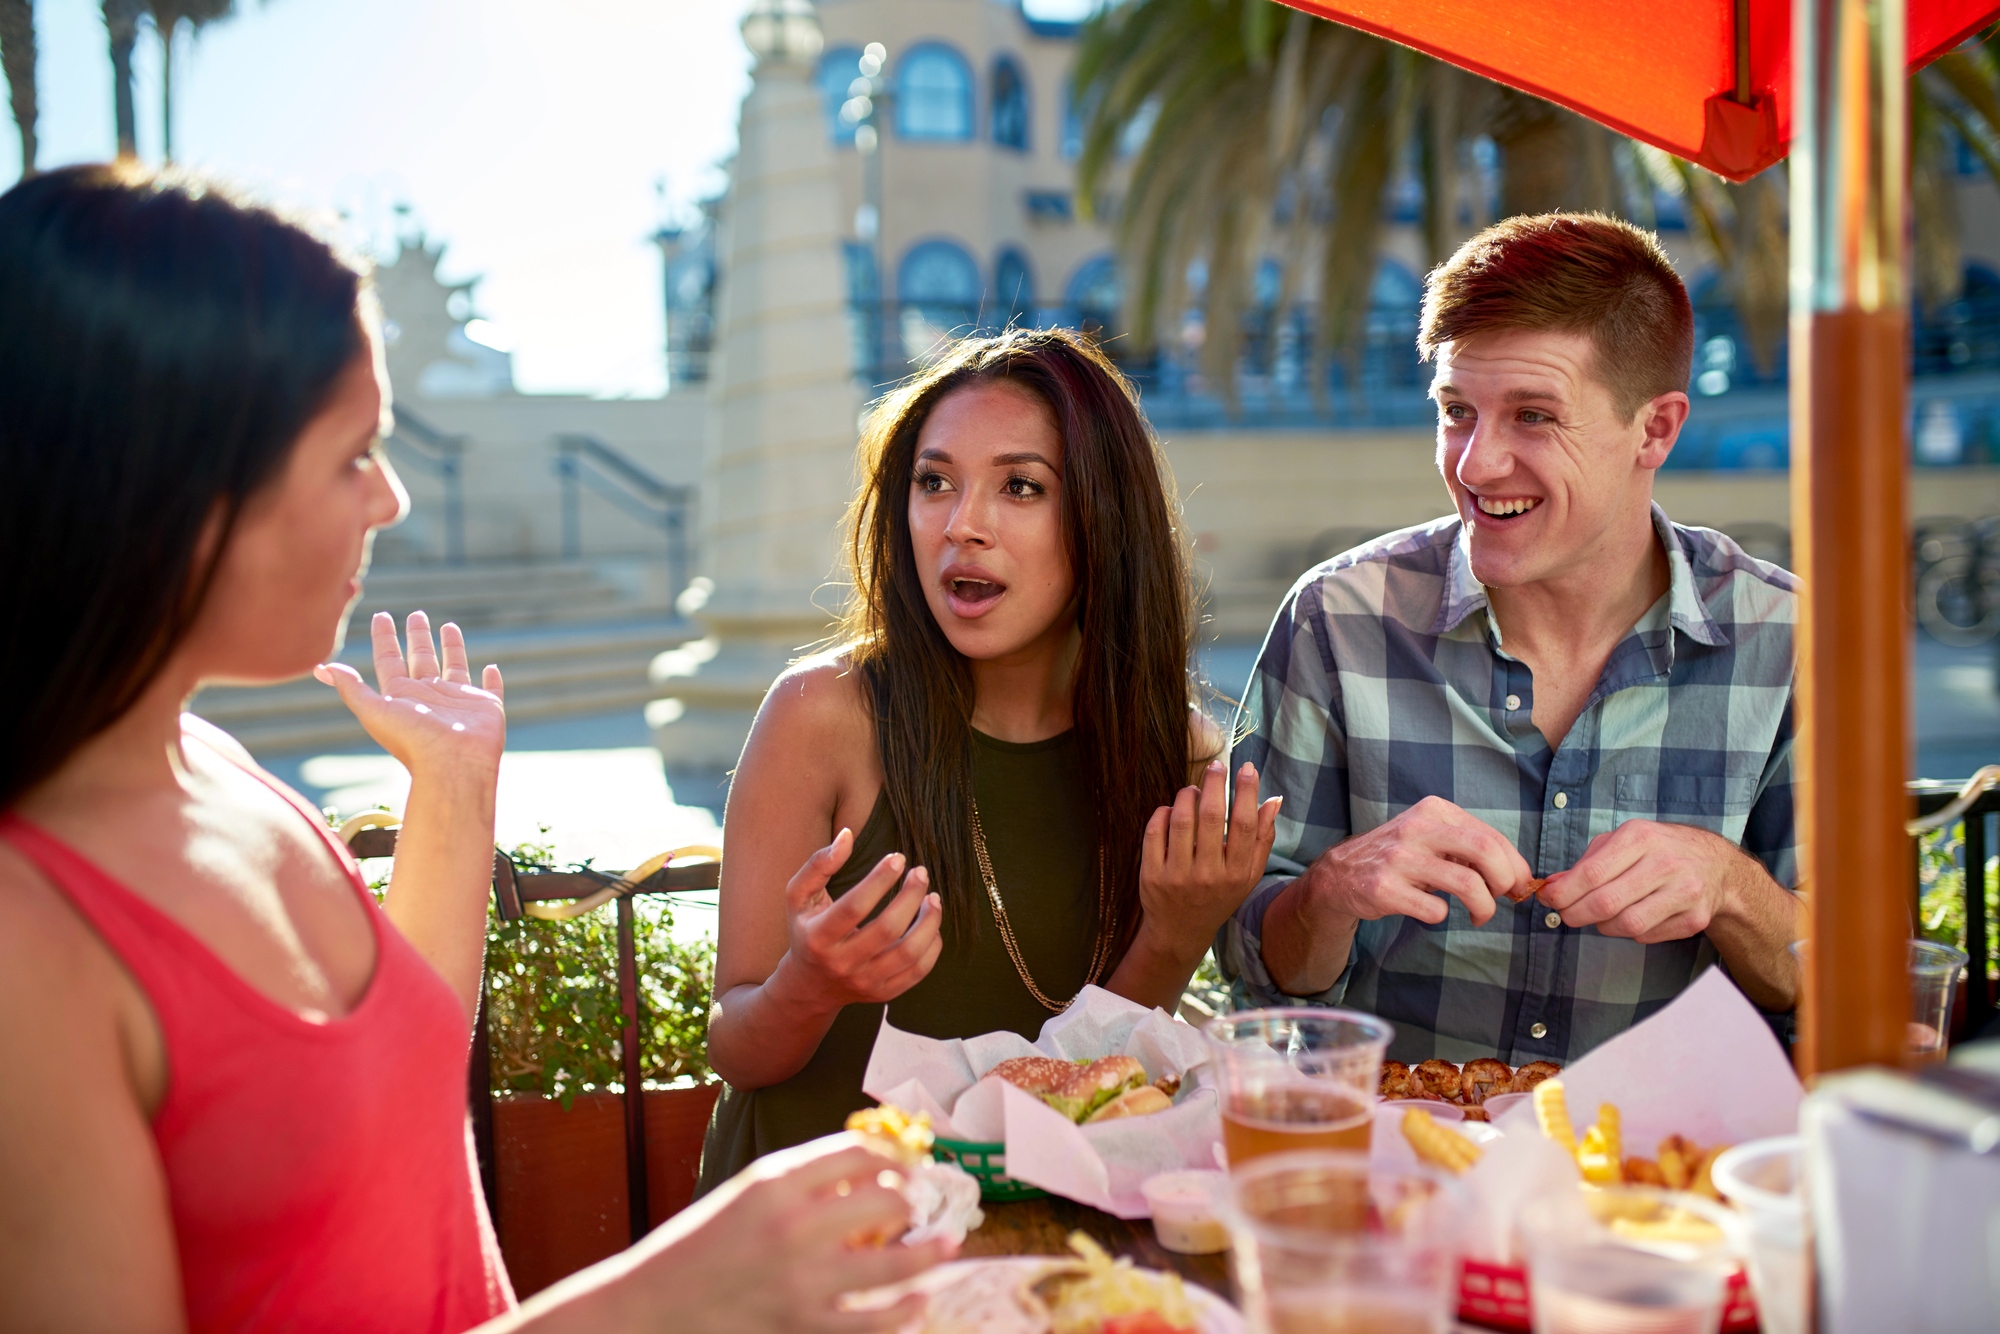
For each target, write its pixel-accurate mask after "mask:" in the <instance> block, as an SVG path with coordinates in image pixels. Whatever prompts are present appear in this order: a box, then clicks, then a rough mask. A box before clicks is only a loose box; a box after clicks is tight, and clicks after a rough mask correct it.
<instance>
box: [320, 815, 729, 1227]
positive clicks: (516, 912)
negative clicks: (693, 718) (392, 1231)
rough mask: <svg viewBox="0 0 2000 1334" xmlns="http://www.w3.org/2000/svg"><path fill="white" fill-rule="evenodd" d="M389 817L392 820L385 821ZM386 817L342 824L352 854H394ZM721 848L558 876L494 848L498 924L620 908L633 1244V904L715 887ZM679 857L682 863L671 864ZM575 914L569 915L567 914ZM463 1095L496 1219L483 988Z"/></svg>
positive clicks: (638, 1129) (642, 1124)
mask: <svg viewBox="0 0 2000 1334" xmlns="http://www.w3.org/2000/svg"><path fill="white" fill-rule="evenodd" d="M387 818H390V819H393V818H394V817H387ZM383 819H384V817H383V816H381V815H380V814H379V813H373V812H371V813H370V815H369V817H366V818H364V817H356V818H355V819H353V820H349V821H348V822H347V823H345V824H343V825H342V826H341V828H340V836H341V837H342V838H343V839H345V840H346V842H347V848H348V851H349V852H351V853H353V854H354V856H355V857H357V858H362V857H393V856H395V855H396V836H397V833H398V830H397V829H396V828H393V827H387V826H385V824H384V823H383ZM721 855H722V850H721V849H720V848H715V847H709V846H697V847H688V848H681V849H677V850H676V851H675V852H673V853H662V854H660V855H659V856H657V857H653V858H651V859H649V860H648V861H646V862H645V863H643V864H642V865H640V866H638V867H635V868H634V869H633V870H631V871H628V872H626V873H625V874H623V875H617V874H613V873H610V872H606V871H597V870H592V869H590V868H588V867H585V868H582V869H579V870H574V871H556V870H550V869H547V868H544V867H538V866H516V865H514V861H513V859H512V858H510V857H509V856H508V855H507V854H506V853H505V852H503V851H501V850H500V849H498V848H495V849H494V850H493V912H494V915H495V916H497V917H499V918H500V919H501V920H502V921H516V920H518V919H520V918H522V917H525V916H530V915H533V916H538V917H539V916H542V915H543V914H541V913H538V912H535V911H534V909H535V908H536V907H538V906H539V905H541V904H545V903H552V902H556V901H560V900H564V899H577V900H586V901H587V900H589V899H592V898H597V899H598V901H599V902H600V903H601V902H603V901H604V899H605V898H614V899H616V901H617V904H618V1010H619V1014H620V1015H621V1017H622V1018H623V1020H624V1023H623V1026H622V1028H621V1029H620V1031H619V1035H618V1041H619V1056H620V1059H621V1062H622V1064H623V1066H624V1070H623V1075H624V1080H625V1093H624V1097H623V1100H622V1101H623V1110H624V1113H625V1190H626V1199H627V1200H628V1201H629V1203H630V1210H629V1216H628V1219H627V1222H628V1224H629V1227H630V1230H631V1237H632V1240H633V1241H635V1242H636V1241H638V1240H639V1239H640V1238H641V1237H643V1236H645V1235H646V1233H647V1232H648V1231H650V1230H651V1227H652V1202H651V1199H650V1198H649V1194H648V1186H647V1178H646V1091H645V1079H644V1072H643V1070H642V1068H641V1066H640V1061H639V954H638V945H637V938H636V934H635V929H634V928H635V925H636V922H637V912H636V910H635V909H634V907H633V903H632V900H633V898H634V897H635V896H637V895H640V894H661V895H671V894H684V893H688V892H690V891H699V890H707V889H714V888H716V887H717V886H718V885H719V884H721V882H722V861H721ZM676 857H678V858H679V859H680V860H679V861H676V860H675V858H676ZM568 915H574V914H568ZM466 1084H467V1088H466V1093H467V1098H468V1100H469V1102H470V1105H471V1109H472V1140H473V1148H474V1151H475V1153H476V1154H477V1156H478V1159H479V1176H480V1183H481V1185H482V1186H483V1187H484V1188H485V1191H486V1206H487V1209H488V1211H489V1212H490V1213H491V1215H492V1216H493V1217H494V1218H496V1219H497V1218H498V1217H499V1216H500V1177H499V1169H498V1160H497V1159H496V1158H495V1156H494V1136H493V1069H492V1055H491V1052H490V1050H489V1046H488V1036H487V1028H486V990H485V988H484V987H483V986H482V987H481V988H480V992H479V1014H478V1017H477V1018H476V1019H475V1020H474V1024H473V1034H472V1066H471V1069H470V1070H469V1071H468V1073H467V1078H466Z"/></svg>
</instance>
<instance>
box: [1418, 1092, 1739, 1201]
mask: <svg viewBox="0 0 2000 1334" xmlns="http://www.w3.org/2000/svg"><path fill="white" fill-rule="evenodd" d="M1535 1118H1536V1119H1537V1120H1538V1121H1540V1122H1541V1125H1542V1133H1543V1134H1544V1135H1546V1136H1548V1137H1549V1139H1550V1140H1552V1141H1554V1142H1555V1143H1556V1144H1559V1145H1561V1146H1562V1148H1563V1149H1564V1150H1565V1151H1567V1152H1568V1153H1569V1155H1570V1157H1572V1158H1574V1159H1575V1160H1576V1165H1577V1169H1578V1170H1579V1171H1581V1172H1582V1173H1583V1179H1584V1181H1585V1183H1586V1184H1588V1185H1593V1186H1615V1185H1620V1184H1630V1185H1637V1186H1661V1187H1664V1188H1666V1189H1667V1190H1685V1191H1691V1192H1693V1193H1694V1194H1696V1195H1701V1196H1705V1197H1707V1198H1708V1199H1711V1200H1720V1199H1721V1198H1722V1195H1721V1192H1719V1191H1717V1190H1716V1188H1715V1182H1714V1180H1713V1178H1712V1176H1711V1169H1712V1168H1713V1167H1714V1164H1715V1159H1716V1156H1717V1155H1718V1154H1720V1153H1721V1152H1722V1151H1723V1150H1724V1149H1726V1148H1728V1147H1729V1146H1728V1145H1727V1144H1711V1145H1706V1146H1704V1145H1700V1144H1696V1143H1695V1142H1694V1141H1692V1140H1690V1139H1688V1138H1687V1137H1686V1136H1684V1135H1669V1136H1667V1137H1666V1138H1665V1139H1663V1140H1661V1141H1660V1147H1659V1157H1658V1158H1657V1159H1653V1158H1639V1157H1631V1158H1628V1157H1625V1156H1624V1155H1625V1145H1624V1130H1623V1122H1622V1119H1621V1117H1620V1115H1619V1112H1618V1104H1616V1103H1611V1102H1607V1103H1603V1104H1601V1105H1600V1106H1599V1107H1598V1109H1597V1124H1596V1125H1593V1126H1591V1127H1590V1128H1589V1129H1587V1130H1585V1131H1584V1133H1583V1138H1582V1139H1581V1140H1578V1139H1577V1137H1576V1130H1575V1128H1574V1127H1573V1126H1572V1125H1571V1123H1570V1119H1569V1101H1568V1099H1567V1098H1566V1097H1565V1096H1564V1094H1563V1086H1562V1081H1561V1080H1559V1079H1550V1080H1545V1081H1543V1082H1542V1083H1541V1084H1539V1085H1537V1086H1536V1088H1535ZM1405 1133H1408V1132H1407V1130H1406V1131H1405ZM1411 1143H1412V1144H1414V1143H1415V1140H1414V1139H1413V1140H1412V1141H1411ZM1420 1152H1421V1151H1420Z"/></svg>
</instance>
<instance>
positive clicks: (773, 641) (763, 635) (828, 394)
mask: <svg viewBox="0 0 2000 1334" xmlns="http://www.w3.org/2000/svg"><path fill="white" fill-rule="evenodd" d="M743 34H744V40H745V42H746V43H747V44H748V45H749V46H750V49H751V50H752V52H753V53H755V55H756V56H757V64H756V67H755V70H754V72H753V74H752V84H751V88H750V93H749V96H748V97H746V98H745V99H744V102H743V109H742V113H741V120H740V122H739V131H738V149H737V156H736V161H735V164H734V166H733V168H732V170H731V173H730V176H731V182H730V191H729V195H728V197H727V199H726V200H725V201H724V203H723V207H722V211H721V219H720V221H721V235H720V265H719V268H720V271H721V286H720V289H719V293H718V301H717V327H716V332H715V345H714V346H715V352H714V355H713V359H712V361H711V363H710V374H709V383H708V401H709V407H708V434H707V443H706V452H705V455H704V459H703V468H702V487H701V494H702V514H701V555H700V565H701V573H702V575H703V576H704V577H705V578H706V579H707V580H709V581H710V583H711V584H712V588H711V589H710V591H709V593H708V596H707V600H706V601H705V602H704V603H702V604H701V605H699V606H695V605H693V603H694V601H695V599H690V600H689V602H688V603H686V604H684V605H685V606H687V609H688V610H689V611H691V612H693V614H694V615H695V617H696V619H697V620H698V621H699V622H700V623H701V625H702V627H703V629H704V630H705V631H706V632H707V633H706V636H705V637H704V638H703V639H701V640H699V641H697V642H696V643H693V644H690V645H688V646H686V647H685V648H683V649H679V650H676V651H675V652H673V653H670V654H666V655H663V656H662V659H661V661H659V662H658V663H656V664H655V668H654V674H655V680H656V681H658V683H659V685H660V688H661V694H662V695H663V696H665V697H666V698H665V699H663V700H660V701H656V702H655V703H654V704H653V705H652V706H651V707H650V708H649V709H648V711H647V716H648V718H649V719H650V720H652V722H653V723H654V740H655V742H656V743H657V744H658V746H659V748H660V751H661V753H662V754H663V755H664V756H665V758H666V762H667V766H668V768H669V769H675V770H709V771H713V770H717V769H728V768H732V767H734V765H735V763H736V760H737V757H738V756H739V755H740V754H741V752H742V748H743V740H744V738H745V737H746V736H747V735H748V734H749V730H750V722H751V719H752V717H753V716H754V714H755V712H756V709H757V705H758V703H759V702H760V701H761V700H762V699H763V697H764V692H765V691H766V690H768V689H769V688H770V686H771V682H772V681H774V680H775V679H776V678H777V676H778V674H779V673H780V672H781V671H783V670H784V667H785V664H786V663H787V662H789V661H790V660H791V659H792V658H794V657H796V656H797V655H798V652H799V650H800V649H801V648H802V647H804V646H805V645H808V644H811V643H814V642H815V641H818V640H820V639H822V638H823V637H824V636H825V635H826V634H827V632H828V630H829V628H830V626H831V620H832V612H833V610H834V609H835V608H836V607H837V605H838V598H839V590H837V589H834V588H830V587H828V583H829V580H831V579H833V578H835V577H836V575H835V567H836V564H837V558H838V555H839V535H840V521H841V516H842V513H843V512H844V510H845V508H846V505H847V501H848V498H849V496H850V494H851V493H852V491H853V489H854V447H855V441H856V429H857V428H856V423H857V421H858V419H859V416H860V411H861V405H862V393H861V388H860V385H859V383H858V382H857V380H856V377H855V372H854V366H853V353H852V340H851V336H850V333H849V328H848V309H847V288H846V276H845V269H844V258H843V252H842V249H841V243H842V236H843V232H844V229H843V227H842V226H841V218H840V208H839V202H838V200H839V195H838V191H837V188H836V182H835V176H834V164H833V156H832V153H831V151H830V149H829V147H828V144H827V135H826V120H825V112H824V109H823V106H822V103H821V98H820V93H819V91H818V89H817V88H816V87H815V86H814V80H813V66H814V61H815V59H816V57H817V56H818V55H819V48H820V32H819V23H818V17H817V14H816V12H815V11H814V9H813V7H812V5H811V4H810V3H809V0H758V3H756V4H755V5H753V6H752V8H751V11H750V13H749V14H748V15H747V16H746V17H745V18H744V20H743Z"/></svg>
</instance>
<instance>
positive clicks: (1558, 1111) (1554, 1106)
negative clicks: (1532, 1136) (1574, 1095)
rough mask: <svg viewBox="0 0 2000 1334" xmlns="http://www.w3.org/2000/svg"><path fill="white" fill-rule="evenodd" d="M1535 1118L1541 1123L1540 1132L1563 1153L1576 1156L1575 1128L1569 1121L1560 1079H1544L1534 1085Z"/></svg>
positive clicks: (1567, 1107) (1567, 1106)
mask: <svg viewBox="0 0 2000 1334" xmlns="http://www.w3.org/2000/svg"><path fill="white" fill-rule="evenodd" d="M1534 1099H1535V1120H1536V1121H1538V1122H1540V1123H1541V1127H1542V1133H1543V1134H1544V1135H1547V1136H1548V1137H1549V1139H1550V1140H1552V1141H1554V1143H1555V1144H1556V1146H1557V1147H1558V1148H1560V1149H1561V1150H1562V1151H1563V1152H1564V1153H1566V1154H1568V1155H1569V1156H1570V1157H1572V1158H1574V1157H1575V1156H1576V1128H1575V1127H1574V1126H1572V1125H1571V1124H1570V1121H1569V1103H1568V1101H1567V1100H1566V1099H1565V1098H1564V1097H1563V1085H1562V1081H1561V1080H1560V1079H1545V1080H1543V1081H1542V1082H1541V1083H1539V1084H1537V1085H1535V1090H1534Z"/></svg>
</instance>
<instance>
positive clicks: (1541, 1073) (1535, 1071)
mask: <svg viewBox="0 0 2000 1334" xmlns="http://www.w3.org/2000/svg"><path fill="white" fill-rule="evenodd" d="M1561 1073H1562V1067H1561V1066H1559V1065H1557V1064H1556V1063H1555V1062H1554V1061H1529V1062H1528V1063H1527V1064H1526V1065H1524V1066H1522V1067H1521V1068H1520V1069H1519V1070H1516V1071H1515V1072H1514V1083H1513V1085H1512V1086H1511V1087H1510V1088H1509V1089H1508V1092H1510V1093H1533V1092H1534V1091H1535V1088H1536V1086H1537V1085H1539V1084H1541V1083H1542V1081H1543V1080H1547V1079H1554V1078H1555V1077H1556V1076H1557V1075H1559V1074H1561ZM1495 1091H1496V1092H1498V1090H1495Z"/></svg>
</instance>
